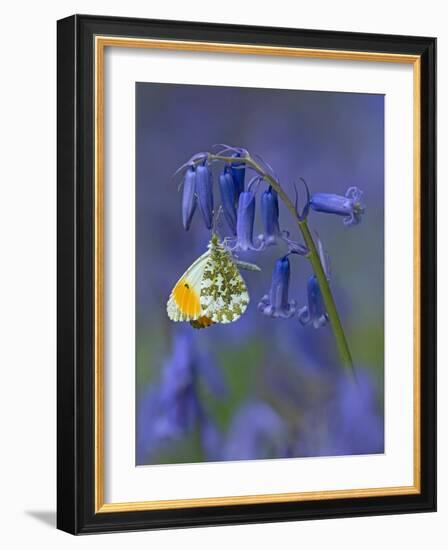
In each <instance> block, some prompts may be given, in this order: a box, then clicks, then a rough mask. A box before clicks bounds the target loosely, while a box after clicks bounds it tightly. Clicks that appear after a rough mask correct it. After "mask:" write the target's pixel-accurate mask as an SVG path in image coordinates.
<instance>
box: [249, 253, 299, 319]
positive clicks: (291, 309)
mask: <svg viewBox="0 0 448 550" xmlns="http://www.w3.org/2000/svg"><path fill="white" fill-rule="evenodd" d="M289 278H290V266H289V258H288V256H284V257H283V258H280V259H278V260H277V261H276V262H275V266H274V270H273V272H272V280H271V288H270V291H269V294H266V295H265V296H263V298H262V299H261V301H260V303H259V304H258V310H259V311H261V312H262V313H263V315H267V316H268V317H274V318H277V317H282V318H284V319H289V318H290V317H292V316H293V315H294V314H295V312H296V309H297V304H296V302H295V300H291V301H289Z"/></svg>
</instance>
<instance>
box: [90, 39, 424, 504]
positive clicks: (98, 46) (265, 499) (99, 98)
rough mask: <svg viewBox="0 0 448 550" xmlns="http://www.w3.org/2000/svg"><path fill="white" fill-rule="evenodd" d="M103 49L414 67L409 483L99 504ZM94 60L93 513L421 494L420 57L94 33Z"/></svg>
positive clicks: (101, 489) (101, 491) (101, 484)
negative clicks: (412, 318) (373, 63)
mask: <svg viewBox="0 0 448 550" xmlns="http://www.w3.org/2000/svg"><path fill="white" fill-rule="evenodd" d="M106 47H121V48H145V49H147V48H152V49H160V50H177V51H197V52H208V53H234V54H245V55H247V54H251V55H269V56H285V57H301V58H314V59H333V60H349V61H370V62H387V63H406V64H412V65H413V118H414V120H413V134H414V135H413V145H414V146H413V181H414V189H413V195H414V212H413V219H414V235H413V240H414V245H413V246H414V265H413V275H414V281H413V297H414V312H413V313H414V330H413V333H414V350H413V362H414V364H413V370H414V372H413V379H414V380H413V382H414V391H413V409H414V410H413V424H414V431H413V439H414V446H413V447H414V448H413V455H414V471H413V473H414V475H413V478H414V479H413V485H410V486H400V487H379V488H366V489H349V490H331V491H312V492H296V493H276V494H260V495H243V496H226V497H211V498H190V499H180V500H158V501H141V502H120V503H106V502H104V52H105V48H106ZM94 59H95V111H94V112H95V124H94V126H95V190H94V191H95V223H94V225H95V237H94V238H95V246H94V250H95V258H94V265H95V278H94V281H95V282H94V285H95V288H94V294H95V298H94V301H95V312H94V315H95V318H94V329H95V340H94V357H95V359H94V371H95V372H94V385H95V392H94V395H95V406H94V409H95V426H94V438H95V441H94V448H95V471H94V476H95V480H94V486H95V501H94V509H95V513H108V512H132V511H142V510H166V509H180V508H197V507H206V506H224V505H226V506H231V505H241V504H261V503H274V502H301V501H302V502H303V501H315V500H332V499H341V498H361V497H379V496H392V495H411V494H419V493H420V492H421V488H420V487H421V435H420V434H421V425H420V418H421V417H420V407H421V387H420V369H421V349H420V337H421V335H420V278H421V276H420V273H421V271H420V270H421V246H420V237H421V235H420V225H421V224H420V219H421V214H420V198H421V175H420V174H421V138H420V135H421V131H420V125H421V99H420V86H421V59H420V56H418V55H404V54H403V55H401V54H388V53H381V52H356V51H345V50H325V49H307V48H291V47H272V46H257V45H253V44H226V43H214V42H196V41H181V40H156V39H141V38H121V37H115V36H96V37H95V43H94Z"/></svg>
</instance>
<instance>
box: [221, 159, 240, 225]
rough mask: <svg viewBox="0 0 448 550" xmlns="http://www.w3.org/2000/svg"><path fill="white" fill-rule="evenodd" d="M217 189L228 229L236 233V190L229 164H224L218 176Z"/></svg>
mask: <svg viewBox="0 0 448 550" xmlns="http://www.w3.org/2000/svg"><path fill="white" fill-rule="evenodd" d="M219 190H220V192H221V204H222V210H223V212H224V217H225V218H226V221H227V223H228V225H229V228H230V230H231V231H232V233H233V234H234V235H236V201H237V198H236V193H237V192H236V188H235V183H234V181H233V177H232V173H231V169H230V167H229V166H225V167H224V171H223V173H222V174H221V175H220V176H219Z"/></svg>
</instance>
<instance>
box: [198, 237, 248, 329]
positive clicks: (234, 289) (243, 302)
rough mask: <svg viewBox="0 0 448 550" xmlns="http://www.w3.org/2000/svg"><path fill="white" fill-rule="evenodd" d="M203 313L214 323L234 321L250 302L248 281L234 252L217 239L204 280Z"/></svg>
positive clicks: (211, 245)
mask: <svg viewBox="0 0 448 550" xmlns="http://www.w3.org/2000/svg"><path fill="white" fill-rule="evenodd" d="M200 302H201V308H202V312H203V315H204V316H205V317H208V318H210V319H211V320H212V321H213V322H214V323H232V322H233V321H236V320H237V319H239V317H240V316H241V315H242V314H243V313H244V311H245V310H246V308H247V305H248V303H249V294H248V292H247V288H246V283H245V282H244V279H243V278H242V277H241V274H240V272H239V270H238V268H237V266H236V265H235V263H234V261H233V259H232V257H231V255H230V253H229V252H228V251H227V250H226V249H225V248H224V247H223V246H222V245H221V244H220V243H218V242H217V241H216V240H215V239H212V242H211V243H210V257H209V259H208V261H207V264H206V266H205V270H204V275H203V277H202V282H201V296H200Z"/></svg>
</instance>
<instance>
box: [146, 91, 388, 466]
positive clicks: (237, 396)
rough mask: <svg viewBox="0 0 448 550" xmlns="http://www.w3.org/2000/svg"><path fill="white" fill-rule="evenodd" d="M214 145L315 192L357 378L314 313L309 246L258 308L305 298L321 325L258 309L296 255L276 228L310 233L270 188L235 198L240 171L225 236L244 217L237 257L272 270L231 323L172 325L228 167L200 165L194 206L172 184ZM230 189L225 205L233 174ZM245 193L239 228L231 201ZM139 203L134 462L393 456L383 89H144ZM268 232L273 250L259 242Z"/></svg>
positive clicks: (223, 225)
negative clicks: (389, 447) (172, 306)
mask: <svg viewBox="0 0 448 550" xmlns="http://www.w3.org/2000/svg"><path fill="white" fill-rule="evenodd" d="M218 143H231V144H234V145H237V146H241V147H244V148H246V149H248V150H249V151H251V153H258V154H260V155H261V157H262V158H263V159H264V160H265V161H266V162H267V163H269V165H270V166H272V169H273V170H275V172H276V176H277V177H278V178H279V180H280V182H281V183H282V186H283V187H284V189H285V190H286V191H287V192H288V194H289V195H290V196H291V197H294V182H297V181H298V179H299V178H301V177H303V178H304V179H305V180H306V182H307V184H308V186H309V188H310V192H311V196H312V197H314V207H313V199H312V201H311V211H310V214H309V224H310V226H311V228H312V229H313V230H317V231H318V233H319V237H320V238H321V239H322V241H323V242H324V244H325V249H326V250H327V251H328V252H329V255H330V257H331V268H332V269H331V276H332V280H331V286H332V291H333V294H334V297H335V300H336V304H337V307H338V309H339V312H340V315H341V318H342V323H343V325H344V328H345V331H346V335H347V339H348V342H349V345H350V348H351V351H352V354H353V358H354V362H355V365H356V368H357V380H358V383H357V384H354V383H353V381H351V380H350V379H348V378H347V376H346V375H345V374H344V372H343V371H342V370H341V368H340V366H339V363H338V356H337V351H336V349H335V344H334V339H333V336H332V333H331V330H330V328H329V326H328V325H326V324H325V323H320V322H317V321H316V322H314V321H315V320H317V319H319V318H320V319H322V316H323V315H324V313H325V312H324V311H321V309H322V308H320V309H319V300H318V296H317V297H316V296H315V294H313V293H312V292H311V294H310V285H309V281H310V280H311V277H312V272H311V269H310V266H309V265H308V263H307V262H306V261H304V260H303V258H301V257H300V256H299V255H296V254H290V255H289V256H288V258H287V260H288V285H287V286H288V288H287V290H288V292H287V294H288V296H286V294H285V293H283V294H282V293H281V292H280V294H279V295H278V296H277V297H275V296H273V295H272V289H271V293H270V295H272V296H270V295H268V297H267V298H268V302H269V304H268V303H267V302H266V303H265V304H264V305H265V307H267V306H268V305H271V306H275V307H276V308H277V309H279V311H280V310H281V311H284V310H285V308H287V305H288V303H292V304H295V303H298V304H307V307H308V313H309V314H311V313H313V315H314V317H313V319H312V322H309V323H308V324H306V326H302V324H301V323H300V322H299V319H298V318H297V316H295V317H293V318H290V319H286V318H282V316H273V317H271V316H268V315H263V314H262V313H261V312H260V311H258V308H257V304H258V303H259V302H260V301H262V299H264V298H266V291H267V290H268V289H269V287H270V285H271V276H272V273H273V268H274V266H275V265H276V261H277V260H279V258H280V259H283V258H284V256H285V254H286V253H287V252H288V251H289V248H288V246H287V243H285V240H284V239H283V240H282V239H278V236H279V232H280V228H281V232H282V233H283V234H284V235H287V236H289V237H290V239H292V240H296V239H297V240H300V238H299V236H298V234H297V229H296V227H295V223H294V220H293V219H292V218H291V216H290V214H289V213H288V212H287V211H286V210H285V208H284V206H283V204H282V203H280V204H279V205H278V203H277V202H276V198H277V197H275V196H267V194H269V193H270V190H269V189H268V188H267V187H265V188H262V190H261V191H262V192H261V193H257V194H256V196H252V194H251V196H249V194H247V191H246V193H244V194H243V195H241V193H243V187H242V181H243V180H244V177H246V181H247V179H248V175H247V174H245V170H244V168H241V166H240V167H238V166H235V165H233V166H232V168H231V169H230V172H231V174H232V176H233V178H234V180H235V181H238V182H239V184H238V188H237V189H236V193H235V198H234V199H232V197H231V196H230V195H228V196H227V195H226V197H227V199H228V201H227V215H225V216H221V218H220V221H219V224H220V226H219V227H218V228H217V229H218V231H220V230H222V233H223V234H227V235H229V234H232V233H233V227H234V225H235V227H234V230H236V233H237V240H236V243H237V244H238V245H239V246H237V248H238V249H239V251H238V255H239V256H240V257H241V259H243V260H246V261H254V262H255V263H256V264H257V265H259V266H260V267H261V268H262V271H261V272H260V273H257V272H243V276H244V278H245V280H246V283H247V287H248V290H249V293H250V297H251V303H250V304H249V307H248V309H247V311H246V313H245V314H244V315H243V316H242V317H241V318H240V319H239V320H238V321H237V322H235V323H232V324H229V325H214V326H212V327H209V328H206V329H202V330H195V329H193V328H192V327H190V325H189V324H179V323H173V322H171V321H170V320H169V319H168V317H167V315H166V301H167V299H168V296H169V294H170V291H171V289H172V287H173V285H174V284H175V283H176V281H177V280H178V279H179V277H180V276H181V274H182V273H183V272H184V271H185V269H186V268H187V267H188V266H189V265H191V263H192V262H193V260H195V259H196V258H197V257H198V256H199V255H201V254H202V253H203V252H204V251H205V250H206V246H207V244H208V241H209V238H210V231H208V230H207V229H206V226H207V227H211V224H212V222H211V217H210V209H211V208H212V205H213V197H212V195H211V190H210V177H212V178H213V179H214V181H215V184H214V187H213V191H214V192H215V193H218V189H220V187H219V183H221V180H220V176H223V175H225V173H226V169H224V172H223V166H222V164H221V165H220V166H218V165H217V166H215V165H212V166H207V165H206V164H203V165H201V171H202V172H203V173H202V174H201V178H202V179H201V189H200V193H198V199H199V200H198V205H197V206H198V208H196V199H195V198H194V197H193V196H192V194H191V188H190V189H189V188H188V181H187V179H188V177H187V178H185V180H184V187H183V190H182V191H181V192H178V184H179V179H174V180H173V178H172V175H173V173H174V172H175V170H176V169H177V168H178V167H179V166H181V165H182V164H183V163H184V162H185V161H186V160H187V159H189V158H190V157H191V156H192V155H193V154H195V153H197V152H198V151H207V150H210V148H211V146H212V145H213V144H218ZM198 168H199V167H198ZM198 168H196V171H197V170H198ZM227 172H229V169H227ZM187 176H188V171H187ZM190 176H191V173H190ZM186 183H187V187H185V184H186ZM227 183H228V182H227ZM246 185H247V184H246ZM223 186H224V190H223ZM350 188H359V189H362V191H363V197H362V204H361V202H360V196H359V195H358V194H356V196H355V195H354V194H353V191H352V192H351V193H350V194H349V195H346V190H347V189H350ZM252 189H253V188H252ZM220 192H221V193H220V194H218V195H217V196H221V198H222V197H223V192H224V194H225V193H226V188H225V182H224V181H223V183H222V186H221V189H220ZM271 194H272V193H271ZM238 197H240V198H241V204H242V206H241V208H242V210H244V213H243V214H244V216H241V218H240V220H241V227H240V229H239V235H238V221H240V220H236V219H234V217H233V215H234V213H233V208H232V200H235V208H236V204H237V199H238ZM215 199H216V197H215ZM249 199H250V200H249ZM219 202H220V201H219ZM215 204H216V200H215ZM243 206H244V208H243ZM364 207H365V209H364ZM277 209H278V211H277ZM195 210H196V213H195ZM336 210H337V211H336ZM136 212H137V217H136V352H137V366H136V368H137V372H136V375H137V376H136V397H137V399H136V463H137V464H162V463H179V462H198V461H206V460H241V459H256V458H280V457H283V458H285V457H296V456H323V455H340V454H365V453H379V452H383V450H384V429H383V424H384V412H383V409H384V405H383V401H384V399H383V393H384V392H383V368H384V365H383V355H384V322H383V316H384V275H383V274H384V245H383V239H384V98H383V96H381V95H373V94H372V95H371V94H349V93H333V92H318V91H316V92H314V91H313V92H310V91H292V90H270V89H251V88H228V87H213V86H189V85H174V84H152V83H138V84H137V85H136ZM253 212H255V227H254V228H253V229H252V216H253ZM193 214H194V216H193ZM224 214H226V212H224ZM330 214H336V215H330ZM338 216H342V219H343V221H344V222H345V223H348V225H350V224H351V223H354V222H359V221H360V220H361V218H362V222H361V223H360V224H358V225H356V227H346V226H344V224H343V223H341V218H340V217H338ZM249 218H250V219H249ZM278 219H279V220H280V221H279V222H278ZM204 222H205V224H204ZM243 222H244V223H243ZM244 224H246V225H244ZM248 224H249V225H248ZM243 225H244V227H243ZM184 227H185V228H187V227H188V231H185V229H184ZM255 235H262V236H263V237H261V238H259V237H255ZM268 241H269V244H272V245H273V246H269V247H268V248H264V249H263V251H262V252H256V251H254V250H252V249H253V248H255V249H257V248H259V247H260V245H261V244H262V243H263V242H268ZM275 274H276V272H275V269H274V275H275ZM277 275H278V278H279V281H280V279H281V277H280V275H281V273H280V272H279V273H278V274H277ZM283 279H284V277H283ZM283 279H281V281H280V282H282V281H283ZM283 282H285V281H283ZM277 286H278V285H277ZM307 289H308V290H307ZM281 290H282V292H283V290H284V286H283V287H282V288H281ZM277 298H278V300H277V302H276V299H277ZM288 300H289V301H288ZM274 302H275V303H274ZM262 303H264V302H262ZM313 308H314V309H313ZM286 317H287V315H286ZM310 318H311V317H310ZM316 325H317V326H319V327H320V328H318V329H317V330H316V329H315V326H316ZM321 325H323V326H321Z"/></svg>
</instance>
